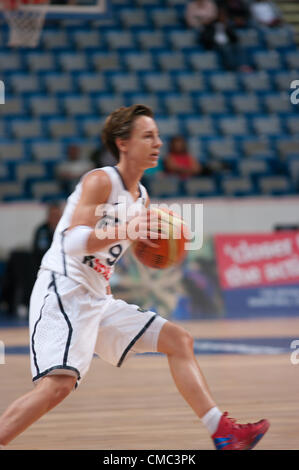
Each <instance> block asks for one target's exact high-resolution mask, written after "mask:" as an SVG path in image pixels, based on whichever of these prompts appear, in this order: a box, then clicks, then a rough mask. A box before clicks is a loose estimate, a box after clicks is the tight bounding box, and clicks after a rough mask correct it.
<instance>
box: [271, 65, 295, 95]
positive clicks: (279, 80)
mask: <svg viewBox="0 0 299 470" xmlns="http://www.w3.org/2000/svg"><path fill="white" fill-rule="evenodd" d="M297 79H298V72H297V71H296V70H288V71H284V70H283V71H279V72H277V73H276V74H275V77H274V83H275V85H276V88H277V89H278V90H281V91H285V90H289V88H290V84H291V82H292V81H293V80H297Z"/></svg>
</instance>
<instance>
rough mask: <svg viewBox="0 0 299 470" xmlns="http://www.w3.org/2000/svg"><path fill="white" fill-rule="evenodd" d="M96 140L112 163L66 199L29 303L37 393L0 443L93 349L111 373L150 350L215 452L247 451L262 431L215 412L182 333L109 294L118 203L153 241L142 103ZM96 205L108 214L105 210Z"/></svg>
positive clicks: (48, 404)
mask: <svg viewBox="0 0 299 470" xmlns="http://www.w3.org/2000/svg"><path fill="white" fill-rule="evenodd" d="M102 137H103V141H104V143H105V145H106V146H107V147H108V149H109V150H110V151H111V152H112V153H113V154H114V155H115V156H116V157H117V158H118V159H119V163H118V165H117V166H116V167H105V168H101V169H96V170H93V171H91V172H89V173H87V174H86V175H85V176H84V177H83V178H82V179H81V181H80V182H79V184H78V185H77V187H76V189H75V191H74V192H73V193H72V194H71V196H70V197H69V198H68V201H67V205H66V207H65V210H64V213H63V215H62V218H61V219H60V222H59V224H58V226H57V228H56V231H55V235H54V239H53V243H52V245H51V247H50V249H49V250H48V252H47V253H46V254H45V256H44V258H43V260H42V263H41V269H40V272H39V275H38V278H37V281H36V284H35V286H34V289H33V292H32V296H31V302H30V346H31V348H30V349H31V351H30V352H31V369H32V375H33V381H34V383H35V385H36V386H35V387H34V389H33V390H32V391H30V392H29V393H27V394H26V395H24V396H22V397H21V398H19V399H17V400H16V401H15V402H14V403H12V404H11V405H10V406H9V408H8V409H7V410H6V411H5V412H4V414H3V415H2V417H1V418H0V445H2V446H5V445H7V444H8V443H9V442H10V441H11V440H12V439H14V438H15V437H16V436H17V435H18V434H20V433H21V432H23V431H24V430H25V429H26V428H27V427H28V426H29V425H31V424H32V423H33V422H35V421H36V420H37V419H38V418H40V417H41V416H43V415H44V414H45V413H47V412H48V411H50V410H51V409H52V408H54V407H55V406H56V405H58V403H60V402H61V401H62V400H64V399H65V398H66V397H67V395H68V394H69V393H70V392H71V390H73V389H74V387H76V386H77V385H78V383H80V381H81V380H82V378H83V377H84V376H85V374H86V373H87V371H88V368H89V365H90V362H91V360H92V357H93V354H94V352H95V351H96V352H97V353H98V354H99V356H100V357H102V358H103V359H104V360H106V361H108V362H110V363H111V364H113V365H116V366H118V367H120V366H121V364H122V363H123V362H124V360H126V359H127V358H128V356H129V355H130V354H132V353H133V352H156V351H158V352H161V353H164V354H166V355H167V357H168V362H169V367H170V371H171V374H172V377H173V379H174V382H175V384H176V386H177V388H178V390H179V392H180V393H181V394H182V396H183V397H184V399H185V400H186V401H187V403H188V404H189V405H190V406H191V407H192V409H193V410H194V412H195V413H196V414H197V416H198V417H199V418H200V419H201V420H202V422H203V424H204V425H205V426H206V427H207V430H208V432H209V433H210V434H211V436H212V438H213V440H214V444H215V446H216V448H217V449H250V448H252V447H254V445H255V444H256V443H257V442H258V441H259V440H260V439H261V437H262V436H263V435H264V433H265V432H266V431H267V429H268V427H269V423H268V422H267V421H266V420H261V421H259V422H258V423H254V424H247V425H237V424H236V423H235V421H234V420H232V419H230V418H228V417H227V413H224V414H222V413H221V412H220V410H219V409H218V407H217V406H216V404H215V402H214V400H213V398H212V396H211V393H210V391H209V389H208V386H207V384H206V382H205V379H204V377H203V375H202V373H201V371H200V368H199V365H198V363H197V361H196V358H195V356H194V353H193V339H192V337H191V336H190V334H189V333H188V332H187V331H185V330H184V329H183V328H181V327H180V326H178V325H175V324H173V323H171V322H170V321H167V320H165V319H164V318H162V317H160V316H159V315H156V314H155V313H153V312H150V311H142V309H139V308H138V306H136V305H128V304H127V303H126V302H123V301H122V300H115V299H114V298H113V296H112V295H111V293H110V290H109V277H110V275H111V273H112V270H113V266H114V264H115V262H116V261H117V260H118V259H119V257H120V256H121V255H122V254H123V253H124V251H125V250H126V249H127V248H128V247H129V245H130V242H131V240H132V237H131V235H130V233H129V231H128V230H127V227H128V221H127V220H126V218H125V217H124V219H123V220H121V217H120V216H119V213H121V211H119V210H118V209H119V207H118V206H120V205H121V204H124V202H125V204H126V205H127V207H128V208H129V209H130V211H131V214H132V213H133V216H132V217H131V220H130V224H132V222H133V223H134V224H135V227H136V228H137V229H138V230H136V232H135V233H137V235H136V237H137V239H138V238H140V239H144V238H145V237H148V241H147V243H149V244H151V243H152V242H151V241H150V238H154V235H153V234H154V232H155V230H154V229H153V228H152V227H150V228H149V227H148V224H147V218H146V215H145V214H144V212H146V211H145V209H144V206H148V204H149V199H148V196H147V193H146V189H145V188H144V187H143V186H142V185H141V184H140V183H139V181H140V179H141V177H142V174H143V171H144V170H145V169H147V168H151V167H154V166H155V165H157V161H158V158H159V150H160V147H161V145H162V142H161V140H160V137H159V132H158V128H157V125H156V123H155V121H154V119H153V114H152V111H151V110H150V109H149V108H147V107H145V106H143V105H134V106H131V107H129V108H120V109H118V110H117V111H115V112H113V113H112V114H111V115H110V116H109V117H108V118H107V120H106V123H105V126H104V130H103V135H102ZM105 203H106V204H107V203H109V207H110V212H109V211H108V212H107V211H105V210H104V209H105V207H107V206H103V204H105ZM111 208H115V213H114V212H113V211H112V212H111ZM101 209H102V210H101ZM117 210H118V212H117V213H116V211H117ZM99 213H100V215H99ZM134 214H135V215H134ZM115 229H116V230H115ZM123 233H125V238H124V237H123Z"/></svg>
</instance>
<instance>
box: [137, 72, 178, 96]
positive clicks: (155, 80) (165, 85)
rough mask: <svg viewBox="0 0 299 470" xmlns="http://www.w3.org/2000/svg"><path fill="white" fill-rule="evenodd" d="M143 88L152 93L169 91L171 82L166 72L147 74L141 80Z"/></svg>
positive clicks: (171, 86)
mask: <svg viewBox="0 0 299 470" xmlns="http://www.w3.org/2000/svg"><path fill="white" fill-rule="evenodd" d="M143 83H144V87H145V88H146V89H147V90H148V91H151V92H153V93H156V92H159V91H166V92H168V91H171V90H172V88H173V84H172V80H171V77H170V75H169V74H168V73H167V72H156V73H148V74H147V75H146V76H145V77H144V79H143Z"/></svg>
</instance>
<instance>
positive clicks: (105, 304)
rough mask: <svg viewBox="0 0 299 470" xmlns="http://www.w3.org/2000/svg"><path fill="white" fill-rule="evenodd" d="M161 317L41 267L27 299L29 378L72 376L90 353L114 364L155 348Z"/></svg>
mask: <svg viewBox="0 0 299 470" xmlns="http://www.w3.org/2000/svg"><path fill="white" fill-rule="evenodd" d="M166 321H167V320H166V319H164V318H162V317H161V316H159V315H157V314H156V313H154V312H151V311H144V310H143V309H140V308H139V307H138V305H130V304H127V303H126V302H124V301H123V300H117V299H114V298H113V296H112V295H106V296H105V297H104V298H99V297H96V296H95V295H93V294H92V293H91V292H89V291H88V290H87V289H86V288H85V287H83V286H82V285H81V284H78V283H77V282H75V281H73V280H72V279H70V278H68V277H66V276H63V275H61V274H58V273H54V272H51V271H48V270H41V271H40V272H39V275H38V278H37V280H36V283H35V286H34V288H33V291H32V295H31V299H30V313H29V326H30V360H31V371H32V377H33V382H34V383H37V382H38V381H39V380H40V379H41V378H42V377H44V376H46V375H51V374H52V375H53V374H55V375H56V374H64V375H72V376H75V377H77V384H78V381H79V380H80V379H82V378H83V377H84V376H85V374H86V372H87V371H88V369H89V366H90V363H91V360H92V358H93V355H94V353H96V354H97V355H99V357H100V358H102V359H104V360H105V361H107V362H109V363H110V364H113V365H115V366H118V367H120V366H121V365H122V364H123V362H124V361H125V360H126V359H128V357H129V356H130V355H132V354H133V353H136V352H138V353H143V352H156V351H157V343H158V337H159V333H160V330H161V328H162V326H163V325H164V323H165V322H166Z"/></svg>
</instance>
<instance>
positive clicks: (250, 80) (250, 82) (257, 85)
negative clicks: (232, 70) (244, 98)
mask: <svg viewBox="0 0 299 470" xmlns="http://www.w3.org/2000/svg"><path fill="white" fill-rule="evenodd" d="M241 81H242V82H243V85H244V87H245V89H246V90H248V91H268V90H269V89H271V82H270V78H269V75H268V73H267V72H265V71H261V72H252V73H246V74H243V75H242V76H241Z"/></svg>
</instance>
